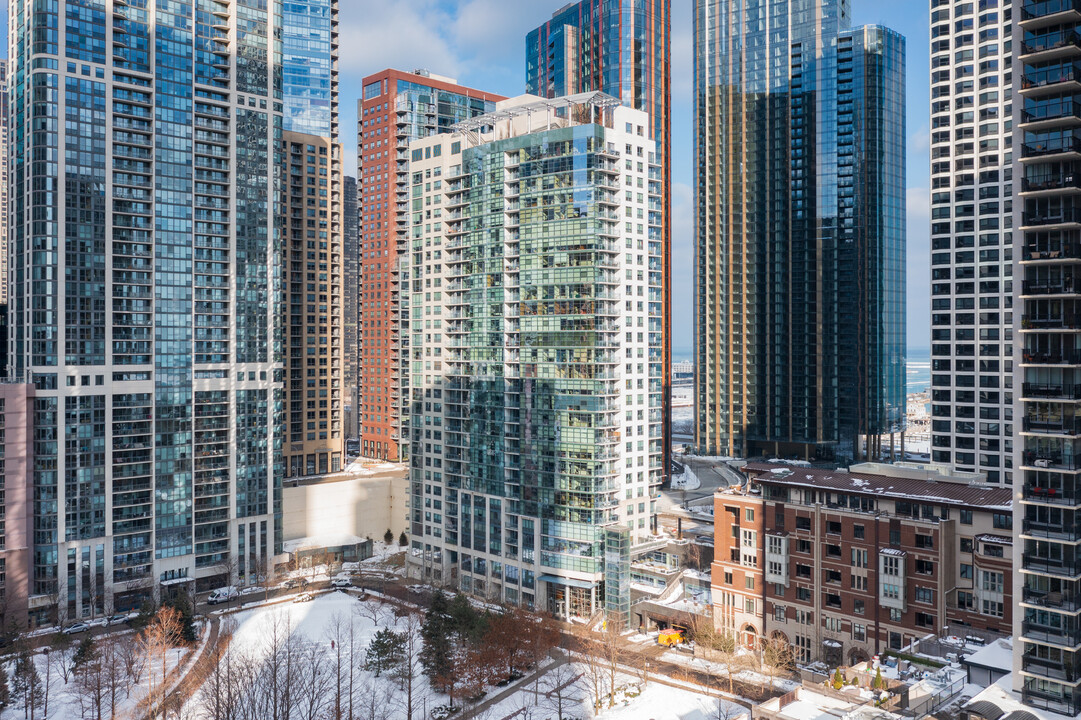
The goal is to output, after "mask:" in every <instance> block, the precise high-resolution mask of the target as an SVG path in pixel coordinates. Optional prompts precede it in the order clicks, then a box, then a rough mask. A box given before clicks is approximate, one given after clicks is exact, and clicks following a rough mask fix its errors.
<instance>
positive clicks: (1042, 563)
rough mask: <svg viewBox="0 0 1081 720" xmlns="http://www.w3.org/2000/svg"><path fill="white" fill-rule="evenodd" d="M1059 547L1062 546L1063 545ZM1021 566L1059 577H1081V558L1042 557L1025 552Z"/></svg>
mask: <svg viewBox="0 0 1081 720" xmlns="http://www.w3.org/2000/svg"><path fill="white" fill-rule="evenodd" d="M1057 547H1060V548H1061V547H1062V546H1061V545H1059V546H1057ZM1021 567H1022V568H1023V569H1024V570H1028V571H1030V572H1034V573H1041V574H1044V575H1057V576H1059V577H1071V578H1079V577H1081V559H1073V560H1071V559H1069V558H1041V557H1036V556H1033V555H1031V554H1029V553H1027V552H1026V553H1025V554H1024V555H1023V556H1022V561H1021Z"/></svg>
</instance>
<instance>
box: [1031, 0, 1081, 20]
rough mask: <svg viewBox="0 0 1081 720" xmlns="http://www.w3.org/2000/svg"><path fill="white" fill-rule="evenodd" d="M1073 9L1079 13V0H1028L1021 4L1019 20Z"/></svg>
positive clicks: (1080, 10)
mask: <svg viewBox="0 0 1081 720" xmlns="http://www.w3.org/2000/svg"><path fill="white" fill-rule="evenodd" d="M1071 10H1072V11H1073V12H1076V13H1081V0H1029V1H1028V2H1026V3H1025V4H1024V5H1022V6H1021V21H1022V22H1024V21H1026V20H1035V19H1037V18H1042V17H1047V16H1048V15H1057V14H1059V13H1064V12H1069V11H1071Z"/></svg>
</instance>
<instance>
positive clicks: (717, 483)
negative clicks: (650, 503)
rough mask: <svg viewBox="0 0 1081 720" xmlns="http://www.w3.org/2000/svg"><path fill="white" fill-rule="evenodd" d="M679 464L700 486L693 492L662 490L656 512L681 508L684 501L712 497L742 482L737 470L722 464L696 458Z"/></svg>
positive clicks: (683, 460) (690, 458) (682, 460)
mask: <svg viewBox="0 0 1081 720" xmlns="http://www.w3.org/2000/svg"><path fill="white" fill-rule="evenodd" d="M679 462H680V463H682V464H684V465H686V466H687V467H688V468H690V469H692V470H693V471H694V473H695V475H697V476H698V480H699V481H700V482H701V483H702V485H701V487H699V488H697V489H695V490H686V491H684V490H678V489H676V490H662V491H661V497H660V500H659V501H658V503H657V510H658V512H667V511H669V510H671V509H673V508H678V507H681V506H682V505H683V503H684V501H686V502H690V501H692V500H700V499H702V498H705V497H712V496H713V493H714V492H716V491H717V490H718V489H720V488H726V487H728V486H729V485H738V484H739V483H740V482H741V481H742V480H743V476H742V475H740V473H739V472H738V471H737V470H734V469H732V468H731V467H729V466H728V464H727V463H724V462H718V461H716V460H702V459H699V458H696V457H686V458H679Z"/></svg>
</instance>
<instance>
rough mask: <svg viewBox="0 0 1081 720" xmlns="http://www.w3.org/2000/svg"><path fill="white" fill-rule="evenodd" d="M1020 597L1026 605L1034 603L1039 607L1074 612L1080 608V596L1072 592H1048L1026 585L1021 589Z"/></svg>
mask: <svg viewBox="0 0 1081 720" xmlns="http://www.w3.org/2000/svg"><path fill="white" fill-rule="evenodd" d="M1021 599H1022V602H1023V603H1024V604H1026V605H1035V606H1038V607H1041V608H1049V609H1053V610H1063V611H1066V612H1076V611H1077V610H1079V609H1081V596H1078V595H1075V594H1074V593H1065V592H1048V591H1042V590H1033V589H1031V588H1028V587H1026V588H1023V589H1022V596H1021Z"/></svg>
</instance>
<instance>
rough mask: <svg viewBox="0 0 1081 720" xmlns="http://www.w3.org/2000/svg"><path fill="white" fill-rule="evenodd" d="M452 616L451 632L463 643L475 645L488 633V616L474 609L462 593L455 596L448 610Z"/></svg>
mask: <svg viewBox="0 0 1081 720" xmlns="http://www.w3.org/2000/svg"><path fill="white" fill-rule="evenodd" d="M447 612H448V614H449V615H450V622H451V631H452V632H454V633H455V634H456V635H457V636H458V640H459V642H461V643H471V644H475V643H477V642H479V641H480V639H481V638H482V637H484V633H486V632H487V631H488V615H487V613H482V612H480V611H479V610H477V609H476V608H475V607H473V603H471V602H469V598H467V597H466V596H465V595H463V594H462V593H458V594H457V595H455V596H454V599H453V600H451V601H450V607H449V608H448V611H447Z"/></svg>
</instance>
